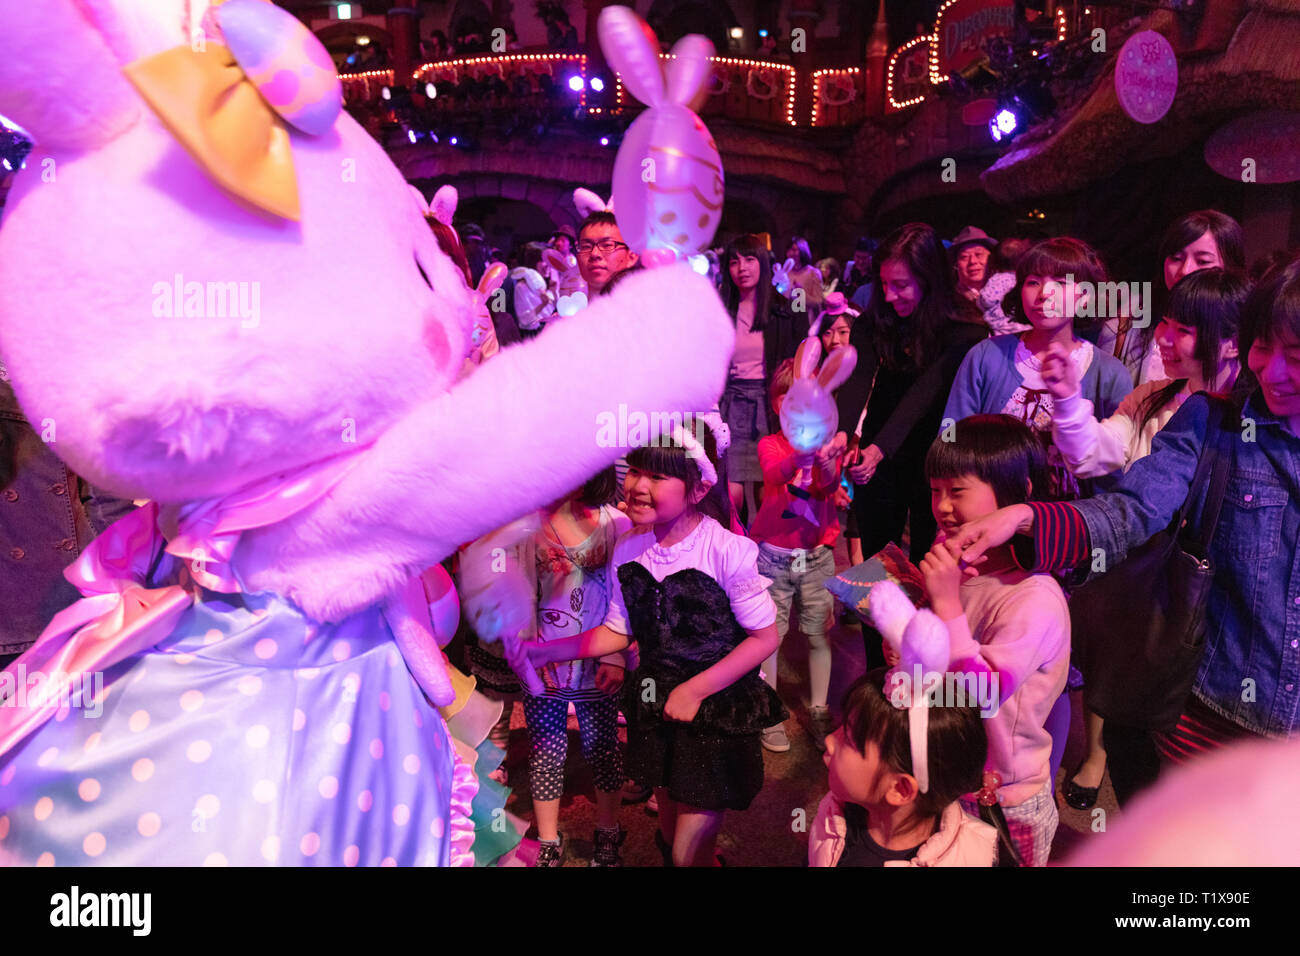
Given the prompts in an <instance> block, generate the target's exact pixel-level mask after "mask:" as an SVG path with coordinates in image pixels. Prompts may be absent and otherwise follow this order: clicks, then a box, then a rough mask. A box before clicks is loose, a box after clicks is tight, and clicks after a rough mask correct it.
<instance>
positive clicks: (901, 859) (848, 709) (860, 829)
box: [808, 671, 998, 866]
mask: <svg viewBox="0 0 1300 956" xmlns="http://www.w3.org/2000/svg"><path fill="white" fill-rule="evenodd" d="M884 681H885V672H884V671H876V672H875V673H873V674H869V675H867V676H866V677H862V678H859V679H858V680H857V682H855V683H854V684H853V686H851V687H850V688H849V689H848V691H847V693H845V695H844V706H843V711H844V723H843V724H841V725H840V728H839V729H838V730H836V731H835V732H834V733H832V734H830V735H829V736H827V738H826V754H825V756H824V758H823V760H824V762H825V764H826V768H827V776H828V778H829V783H830V792H829V793H827V794H826V796H825V797H823V798H822V801H821V803H820V804H819V805H818V807H817V817H816V819H815V820H814V821H813V825H812V829H811V831H810V833H809V836H808V865H809V866H992V865H993V864H994V862H995V861H996V859H997V839H998V838H997V831H996V830H994V829H993V827H991V826H989V824H987V823H984V822H982V821H980V820H977V819H975V818H974V817H972V816H971V815H970V814H968V813H966V812H964V811H963V810H962V808H961V805H960V804H959V803H958V802H957V801H958V798H959V797H960V796H961V795H962V794H964V793H970V792H972V791H975V790H978V789H979V787H980V781H981V778H982V773H983V770H984V761H985V758H986V755H987V751H988V741H987V739H986V737H985V734H984V722H983V720H982V718H981V717H980V711H979V707H978V705H967V706H963V707H934V708H931V710H930V713H929V715H928V727H927V731H926V745H927V753H928V760H927V763H928V769H929V787H928V789H927V790H926V792H925V793H922V792H921V790H920V786H919V785H918V783H917V779H916V777H915V775H914V774H913V766H912V748H911V741H910V737H909V725H908V711H907V710H906V709H905V708H901V707H895V706H894V705H893V704H892V703H891V702H890V701H889V700H888V698H887V697H886V693H885V690H884Z"/></svg>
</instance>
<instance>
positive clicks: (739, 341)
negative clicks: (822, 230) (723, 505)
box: [719, 235, 807, 523]
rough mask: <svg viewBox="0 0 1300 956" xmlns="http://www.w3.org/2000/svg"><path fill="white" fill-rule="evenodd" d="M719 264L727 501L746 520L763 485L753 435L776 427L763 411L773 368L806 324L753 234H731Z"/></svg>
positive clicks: (769, 256) (790, 352) (721, 406)
mask: <svg viewBox="0 0 1300 956" xmlns="http://www.w3.org/2000/svg"><path fill="white" fill-rule="evenodd" d="M722 263H723V270H722V300H723V302H724V303H725V304H726V306H727V311H728V312H729V313H730V314H731V320H732V322H734V323H735V325H736V351H735V353H734V354H733V355H732V357H731V371H730V373H729V374H728V376H727V387H726V389H725V390H724V391H723V393H722V400H721V402H720V403H719V409H720V411H721V412H722V417H723V420H724V421H726V423H727V426H728V427H729V428H730V429H731V448H730V449H729V450H728V451H727V470H728V472H729V473H730V492H731V500H732V502H733V503H734V504H735V506H736V510H737V511H738V512H739V511H740V510H741V507H742V505H744V504H746V503H747V504H748V510H747V513H746V515H745V521H746V522H747V523H748V522H749V521H752V520H753V519H754V516H755V515H757V514H758V504H759V498H760V492H761V489H762V484H763V469H762V468H761V467H759V464H758V440H759V439H760V438H763V437H765V436H766V435H768V434H770V433H771V432H773V431H775V430H776V428H777V427H778V426H777V424H776V422H769V421H768V416H767V396H768V392H769V390H770V388H771V384H772V372H773V371H775V370H776V367H777V366H778V365H780V364H781V363H782V362H784V361H785V360H786V359H788V358H793V357H794V353H795V349H797V348H798V347H799V343H800V342H801V341H802V340H803V338H804V335H805V334H806V333H807V329H806V327H805V328H802V329H801V328H798V327H797V325H798V323H797V322H796V320H795V317H794V315H793V314H792V313H791V312H790V311H789V310H788V309H787V308H786V306H785V300H783V299H782V298H781V296H779V295H777V294H776V292H775V290H774V289H773V288H772V253H771V252H770V251H769V250H768V248H767V245H766V244H765V243H764V242H763V240H762V239H760V238H759V237H758V236H754V235H745V236H740V237H738V238H736V239H733V240H732V241H731V243H730V244H728V246H727V249H726V252H725V253H724V254H723V257H722Z"/></svg>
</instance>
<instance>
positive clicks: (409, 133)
mask: <svg viewBox="0 0 1300 956" xmlns="http://www.w3.org/2000/svg"><path fill="white" fill-rule="evenodd" d="M406 138H407V139H409V140H410V141H411V143H412V145H414V143H415V141H416V140H417V139H419V138H420V136H419V134H418V133H416V131H415V130H413V129H408V130H407V131H406Z"/></svg>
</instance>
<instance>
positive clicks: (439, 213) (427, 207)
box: [407, 183, 460, 226]
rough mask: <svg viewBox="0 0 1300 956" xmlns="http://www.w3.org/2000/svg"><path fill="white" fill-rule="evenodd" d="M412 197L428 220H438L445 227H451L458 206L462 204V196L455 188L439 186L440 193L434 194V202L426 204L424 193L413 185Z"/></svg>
mask: <svg viewBox="0 0 1300 956" xmlns="http://www.w3.org/2000/svg"><path fill="white" fill-rule="evenodd" d="M407 185H411V184H410V183H408V184H407ZM411 195H412V197H414V199H415V202H416V205H417V206H419V208H420V212H421V213H423V214H424V216H425V217H426V218H430V219H436V220H438V221H439V222H440V223H442V224H443V225H444V226H450V225H451V221H452V220H453V219H455V218H456V206H457V205H458V204H459V203H460V194H459V193H458V192H456V187H455V186H450V185H448V186H439V187H438V191H437V192H436V193H434V194H433V202H425V201H424V193H422V192H420V190H419V189H417V188H416V187H415V186H413V185H411Z"/></svg>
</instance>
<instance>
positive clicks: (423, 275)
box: [415, 256, 433, 291]
mask: <svg viewBox="0 0 1300 956" xmlns="http://www.w3.org/2000/svg"><path fill="white" fill-rule="evenodd" d="M415 268H417V269H419V270H420V278H421V279H423V280H424V284H425V285H427V286H428V287H429V290H430V291H433V283H432V282H430V281H429V273H427V272H425V271H424V266H422V265H420V257H419V256H416V257H415Z"/></svg>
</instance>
